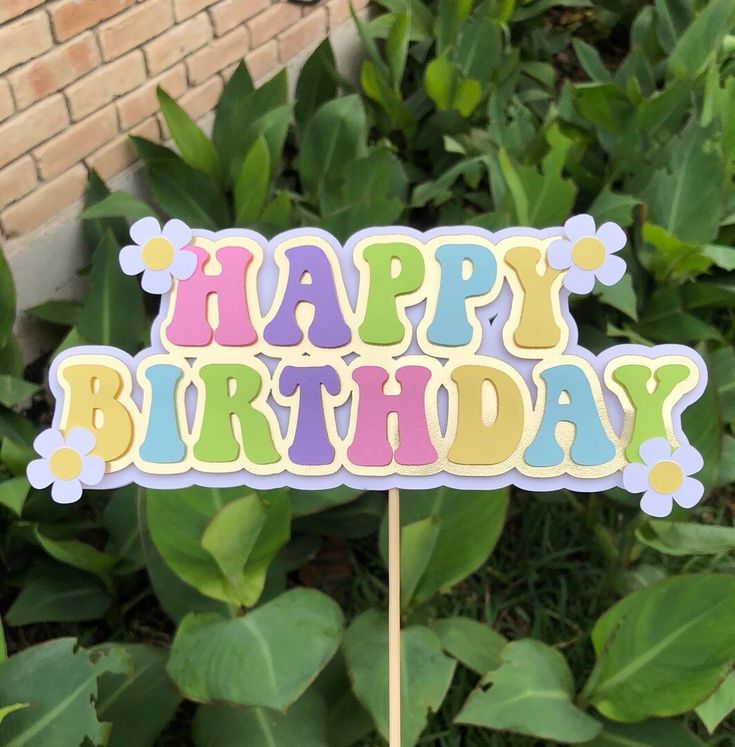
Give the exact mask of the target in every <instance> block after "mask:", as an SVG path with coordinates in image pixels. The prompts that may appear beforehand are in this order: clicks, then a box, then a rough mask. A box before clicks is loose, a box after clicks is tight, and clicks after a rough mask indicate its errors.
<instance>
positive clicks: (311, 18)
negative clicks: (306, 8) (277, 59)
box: [278, 8, 327, 62]
mask: <svg viewBox="0 0 735 747" xmlns="http://www.w3.org/2000/svg"><path fill="white" fill-rule="evenodd" d="M326 34H327V11H326V8H319V9H318V10H316V11H314V12H313V13H310V14H309V15H308V16H306V17H305V18H302V19H301V20H300V21H299V22H298V23H295V24H294V25H293V26H292V27H291V28H290V29H288V30H287V31H284V32H283V33H282V34H281V35H280V36H279V37H278V45H279V48H280V52H281V62H288V61H289V60H290V59H291V58H292V57H293V56H294V55H296V54H298V53H299V52H301V51H302V50H303V49H306V48H307V47H309V46H311V45H313V44H317V43H318V42H320V41H321V40H322V39H323V38H324V37H325V36H326Z"/></svg>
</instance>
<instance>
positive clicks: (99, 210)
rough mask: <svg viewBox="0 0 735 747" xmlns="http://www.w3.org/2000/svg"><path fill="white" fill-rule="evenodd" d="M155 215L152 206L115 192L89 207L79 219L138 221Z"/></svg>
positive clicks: (123, 193)
mask: <svg viewBox="0 0 735 747" xmlns="http://www.w3.org/2000/svg"><path fill="white" fill-rule="evenodd" d="M152 214H153V210H152V209H151V207H150V205H147V204H146V203H145V202H143V201H142V200H139V199H138V198H137V197H133V195H131V194H128V193H127V192H113V193H112V194H110V195H108V196H107V197H105V198H104V199H102V200H100V201H99V202H96V203H95V204H94V205H91V206H90V207H88V208H87V209H86V210H85V211H84V212H83V213H82V214H81V215H80V216H79V217H80V218H81V219H82V220H91V219H94V218H128V219H129V220H137V219H138V218H146V217H148V216H149V215H152Z"/></svg>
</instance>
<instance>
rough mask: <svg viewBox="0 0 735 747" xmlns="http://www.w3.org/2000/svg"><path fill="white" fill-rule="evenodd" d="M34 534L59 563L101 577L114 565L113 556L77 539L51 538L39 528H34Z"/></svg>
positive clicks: (103, 577)
mask: <svg viewBox="0 0 735 747" xmlns="http://www.w3.org/2000/svg"><path fill="white" fill-rule="evenodd" d="M34 536H35V538H36V540H37V541H38V544H39V545H41V547H42V548H43V549H44V550H45V551H46V552H47V553H48V554H49V555H50V556H51V557H52V558H53V559H54V560H58V561H59V563H65V564H66V565H70V566H72V567H73V568H78V569H79V570H80V571H86V572H87V573H93V574H94V575H96V576H99V577H101V578H102V579H105V578H107V576H108V575H109V573H110V571H111V570H112V567H113V566H114V565H115V558H113V557H112V555H108V554H107V553H104V552H100V551H99V550H95V548H94V547H92V546H91V545H88V544H87V543H86V542H80V541H79V540H62V539H53V538H52V537H48V536H47V535H45V534H43V533H42V532H41V530H40V529H35V530H34Z"/></svg>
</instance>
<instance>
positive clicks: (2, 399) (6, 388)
mask: <svg viewBox="0 0 735 747" xmlns="http://www.w3.org/2000/svg"><path fill="white" fill-rule="evenodd" d="M39 389H40V387H38V386H36V385H35V384H30V383H29V382H27V381H23V379H17V378H16V377H15V376H5V375H3V374H0V405H5V407H15V406H16V405H20V404H21V403H23V402H25V401H26V400H28V399H30V398H31V397H32V396H33V395H34V394H35V393H36V392H38V391H39Z"/></svg>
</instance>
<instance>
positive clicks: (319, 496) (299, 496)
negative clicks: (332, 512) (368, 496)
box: [289, 485, 363, 518]
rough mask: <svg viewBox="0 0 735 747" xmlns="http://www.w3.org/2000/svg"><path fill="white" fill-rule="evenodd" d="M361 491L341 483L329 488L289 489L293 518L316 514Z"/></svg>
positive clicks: (351, 499) (355, 495) (350, 499)
mask: <svg viewBox="0 0 735 747" xmlns="http://www.w3.org/2000/svg"><path fill="white" fill-rule="evenodd" d="M362 493H363V491H362V490H358V489H357V488H348V487H347V486H346V485H341V486H340V487H338V488H331V489H330V490H289V496H290V497H291V513H292V514H293V516H294V518H298V517H299V516H309V515H310V514H317V513H319V512H320V511H324V510H326V509H328V508H333V507H334V506H341V505H343V504H345V503H349V502H350V501H354V500H355V499H356V498H357V497H358V496H360V495H362Z"/></svg>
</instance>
